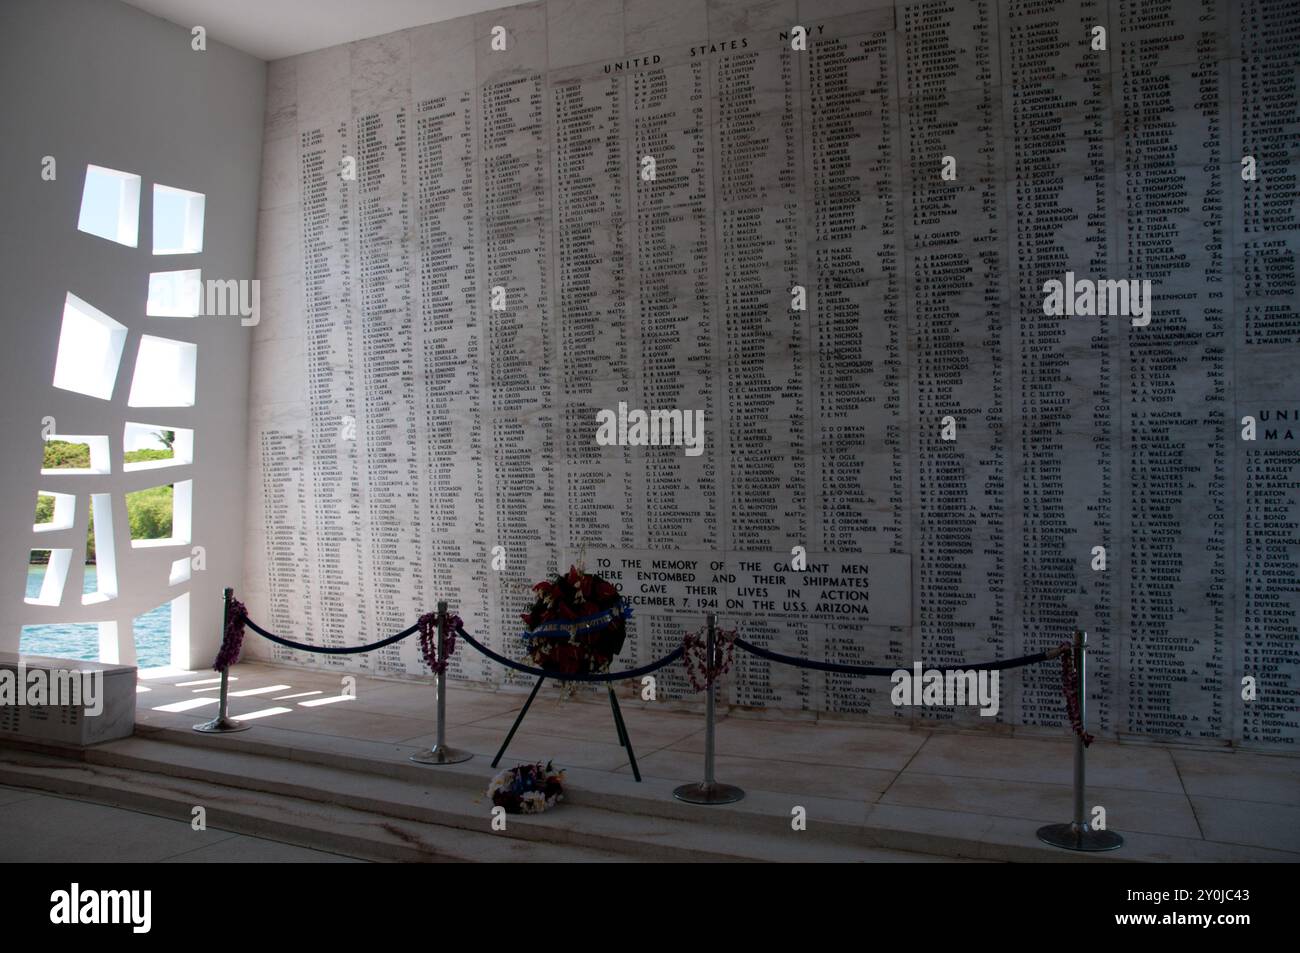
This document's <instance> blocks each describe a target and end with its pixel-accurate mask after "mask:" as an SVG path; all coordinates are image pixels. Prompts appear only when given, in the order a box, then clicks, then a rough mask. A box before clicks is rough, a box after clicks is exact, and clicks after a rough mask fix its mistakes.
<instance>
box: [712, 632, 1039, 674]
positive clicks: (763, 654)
mask: <svg viewBox="0 0 1300 953" xmlns="http://www.w3.org/2000/svg"><path fill="white" fill-rule="evenodd" d="M736 647H737V648H741V649H744V650H745V651H746V652H748V653H749V654H750V655H756V656H758V657H759V658H762V659H767V660H768V661H769V662H779V663H780V664H782V665H793V666H795V667H796V668H811V669H816V670H817V671H819V672H837V673H839V674H841V675H883V676H886V677H888V676H890V675H893V674H894V673H895V672H897V671H904V672H907V671H911V670H910V669H908V668H903V667H900V666H883V665H844V664H841V663H839V662H818V661H816V660H815V659H804V658H797V657H795V656H793V655H782V654H781V653H780V652H773V651H772V650H771V649H763V648H759V647H758V646H757V645H754V644H753V643H752V642H746V641H745V640H744V639H742V638H739V637H737V639H736ZM1052 658H1056V655H1055V653H1048V652H1037V653H1035V654H1033V655H1022V656H1020V657H1019V658H1012V659H1002V660H1000V661H996V662H976V663H975V664H974V665H933V666H922V668H923V669H924V671H927V672H935V671H938V672H978V671H981V670H986V669H987V670H990V671H993V670H997V669H1004V668H1020V667H1021V666H1022V665H1034V664H1036V663H1038V662H1046V661H1047V660H1048V659H1052Z"/></svg>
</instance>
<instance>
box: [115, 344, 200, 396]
mask: <svg viewBox="0 0 1300 953" xmlns="http://www.w3.org/2000/svg"><path fill="white" fill-rule="evenodd" d="M197 357H198V347H197V345H194V344H190V343H188V342H186V341H173V340H171V339H170V338H158V337H154V336H153V335H151V334H146V335H144V336H143V337H141V338H140V350H139V351H138V352H137V354H136V358H135V374H134V376H132V378H131V394H130V396H129V397H127V399H126V402H127V405H128V406H131V407H193V406H194V365H195V363H196V359H197Z"/></svg>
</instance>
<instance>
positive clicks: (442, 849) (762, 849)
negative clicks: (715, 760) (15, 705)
mask: <svg viewBox="0 0 1300 953" xmlns="http://www.w3.org/2000/svg"><path fill="white" fill-rule="evenodd" d="M229 737H233V736H229ZM412 767H414V766H412ZM442 774H443V771H442V769H426V770H425V772H424V774H423V775H422V776H421V778H420V780H406V779H404V778H393V777H383V776H375V775H373V774H362V773H359V772H356V771H351V770H347V769H342V768H333V767H325V766H321V765H315V764H305V763H299V762H293V761H288V760H286V759H284V758H282V757H273V756H267V755H260V754H247V753H242V752H238V751H229V750H216V749H205V748H201V747H194V746H191V745H183V744H174V743H170V742H166V741H158V740H155V739H147V738H132V739H126V740H124V741H121V742H114V743H112V744H109V745H102V746H99V747H96V748H93V749H88V750H86V751H83V752H78V756H77V758H74V759H72V760H69V759H66V758H60V757H58V756H56V755H51V754H48V753H40V752H15V751H4V752H0V783H5V784H15V785H20V786H24V787H35V788H39V789H42V790H52V791H54V792H55V793H64V794H70V795H73V796H78V797H87V798H89V799H91V800H97V801H100V802H102V803H108V804H113V805H115V806H120V807H129V808H133V809H137V810H146V811H149V812H151V813H159V814H162V815H163V816H168V817H178V818H183V819H188V818H189V817H190V813H191V809H192V807H193V806H195V805H200V804H201V805H203V806H204V807H205V808H206V809H207V811H208V823H209V826H213V827H220V828H223V829H229V830H234V831H237V832H239V833H249V834H255V835H257V836H261V837H269V838H272V839H276V840H282V841H285V842H288V843H294V844H299V845H301V846H304V847H314V848H317V849H321V850H334V851H337V852H340V853H348V854H352V855H353V856H360V857H366V858H368V859H385V860H414V859H432V860H512V861H522V860H548V861H562V860H607V859H611V858H620V859H626V860H638V861H790V860H806V859H811V858H813V857H815V858H816V859H818V860H836V861H847V862H851V861H925V860H938V859H940V858H937V857H929V856H925V855H917V854H912V853H908V852H903V851H894V850H883V849H878V848H868V847H859V846H855V845H852V844H839V843H834V842H833V841H831V840H829V839H828V838H825V837H817V838H810V837H807V836H806V832H801V833H795V832H793V831H791V832H790V835H789V836H781V835H780V834H779V833H778V834H772V833H757V832H752V831H747V830H743V829H738V828H736V827H729V826H726V825H722V826H718V825H715V824H714V823H713V821H714V820H715V819H716V818H714V817H708V816H699V817H696V818H695V819H691V820H680V819H669V818H662V817H653V816H644V815H638V814H629V813H626V812H622V811H615V810H608V809H605V808H603V807H596V806H593V805H591V804H583V803H565V804H563V805H562V806H561V807H560V808H558V809H556V810H553V811H550V812H547V813H546V814H543V815H537V816H531V817H510V818H508V823H507V829H506V831H504V832H492V831H491V829H490V821H491V817H490V809H491V805H490V803H489V802H488V801H487V798H486V797H485V796H484V795H483V793H482V790H481V789H480V790H478V791H477V792H474V791H471V790H470V789H469V788H468V787H467V786H466V785H463V784H458V783H451V784H444V783H442V781H444V780H445V778H440V777H439V775H442ZM430 782H432V783H430ZM683 806H685V805H683ZM702 810H705V809H702ZM785 826H786V827H787V828H788V824H786V825H785ZM403 845H405V846H403Z"/></svg>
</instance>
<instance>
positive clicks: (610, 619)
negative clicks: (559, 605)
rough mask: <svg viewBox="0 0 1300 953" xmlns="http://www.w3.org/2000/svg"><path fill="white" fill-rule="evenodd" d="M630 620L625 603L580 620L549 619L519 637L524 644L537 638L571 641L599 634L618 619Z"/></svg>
mask: <svg viewBox="0 0 1300 953" xmlns="http://www.w3.org/2000/svg"><path fill="white" fill-rule="evenodd" d="M630 618H632V607H631V606H630V605H628V604H627V603H625V602H620V603H619V604H618V605H616V606H613V607H611V608H609V609H603V610H601V611H600V612H595V613H592V614H591V615H589V616H583V617H582V618H581V619H571V620H569V621H565V620H563V619H551V620H549V621H547V622H543V623H542V624H541V625H539V626H538V627H537V628H535V629H533V630H532V631H531V632H524V633H523V634H522V636H521V638H523V640H524V641H525V642H527V641H529V640H530V639H534V638H537V637H539V636H542V637H545V638H548V639H571V638H573V637H574V636H575V635H586V634H588V633H589V632H600V631H601V630H602V629H607V628H609V627H610V626H611V625H613V624H614V623H615V622H617V621H618V620H619V619H630Z"/></svg>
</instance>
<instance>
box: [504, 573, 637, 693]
mask: <svg viewBox="0 0 1300 953" xmlns="http://www.w3.org/2000/svg"><path fill="white" fill-rule="evenodd" d="M533 592H535V593H536V594H537V598H536V599H535V600H534V602H533V605H532V608H531V609H529V610H528V611H527V612H525V613H524V615H523V620H524V624H525V625H527V626H528V631H527V632H525V633H524V641H525V642H527V643H528V655H529V658H531V659H532V661H533V664H534V665H536V666H537V667H538V668H540V669H542V670H544V671H545V672H547V673H548V674H551V675H553V676H555V677H556V678H559V679H563V678H564V677H565V676H566V675H597V674H602V673H604V672H608V671H609V665H610V663H611V662H612V661H614V657H615V656H616V655H618V653H619V652H621V651H622V650H623V641H624V639H626V638H627V625H626V619H627V617H628V616H629V615H631V614H632V610H631V608H630V607H629V606H626V605H624V603H623V599H622V597H621V596H619V594H618V590H617V589H615V588H614V586H613V585H612V584H611V583H610V582H608V581H606V580H604V579H602V578H601V577H600V576H597V575H596V574H594V573H587V572H583V571H582V570H581V569H578V568H577V567H576V566H570V567H569V571H568V572H567V573H565V574H564V575H560V576H556V577H555V578H554V579H550V580H547V581H544V582H539V583H538V584H537V585H535V586H533Z"/></svg>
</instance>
